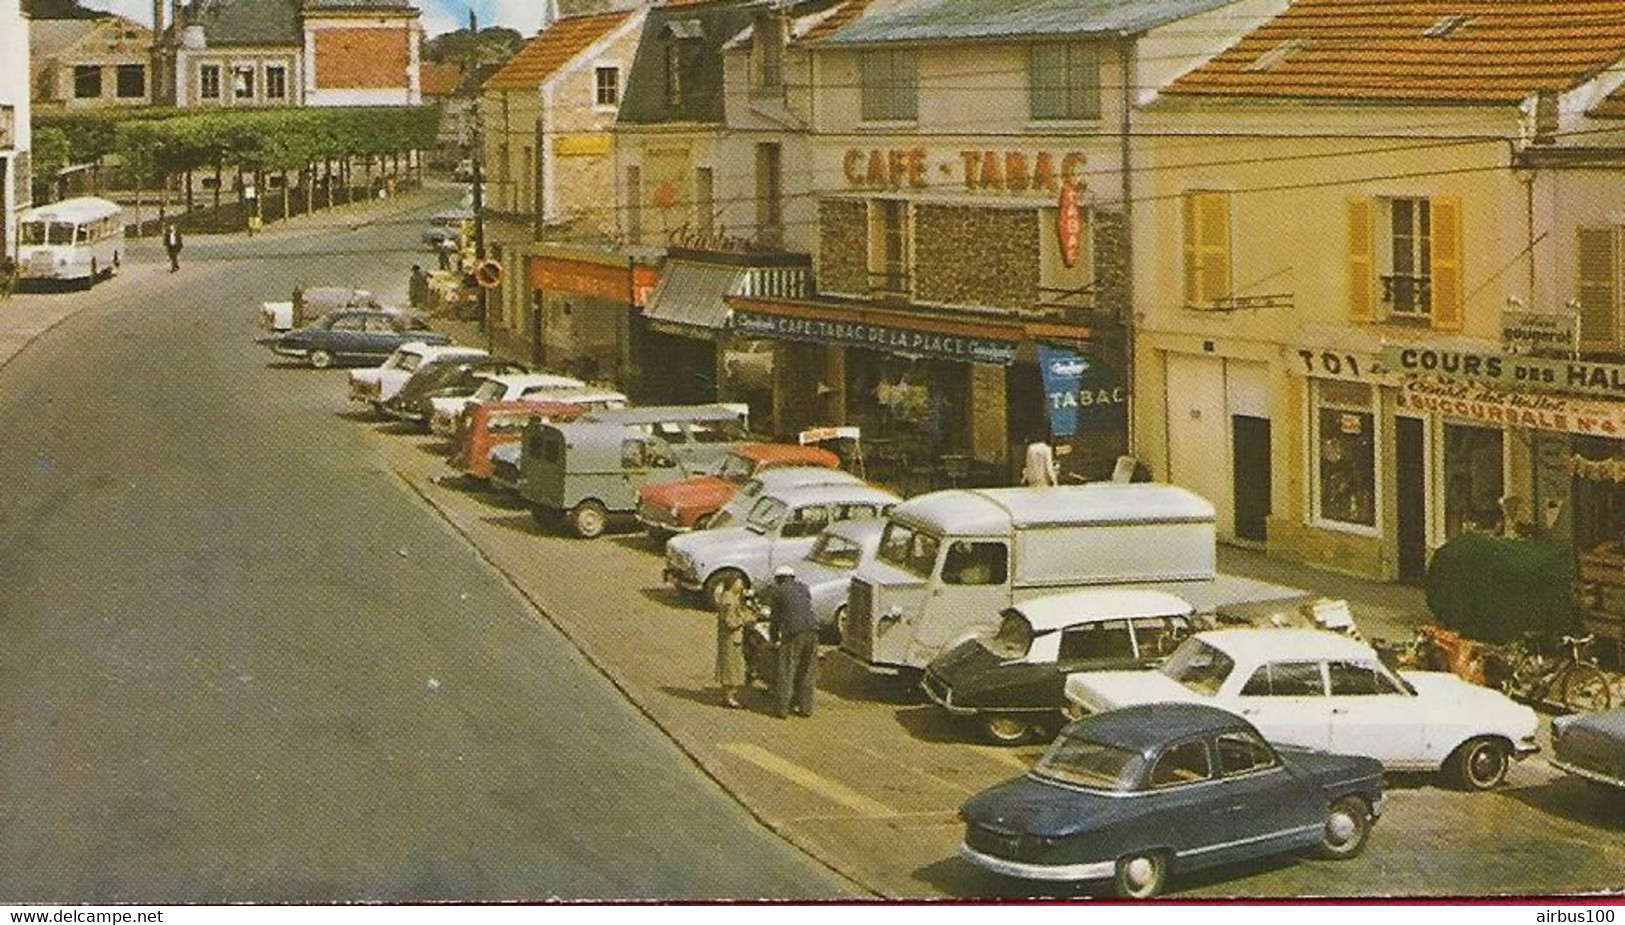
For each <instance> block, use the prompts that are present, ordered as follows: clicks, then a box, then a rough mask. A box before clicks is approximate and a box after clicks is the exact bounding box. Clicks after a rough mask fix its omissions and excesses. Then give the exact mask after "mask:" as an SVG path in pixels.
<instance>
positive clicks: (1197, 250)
mask: <svg viewBox="0 0 1625 925" xmlns="http://www.w3.org/2000/svg"><path fill="white" fill-rule="evenodd" d="M1196 200H1197V194H1196V193H1186V194H1185V195H1184V196H1183V197H1181V198H1180V200H1179V204H1180V206H1181V207H1183V209H1184V212H1185V216H1184V223H1185V306H1186V307H1187V308H1196V307H1197V304H1198V303H1199V302H1201V300H1202V292H1201V283H1200V280H1201V272H1200V269H1199V268H1200V264H1201V252H1202V248H1201V242H1200V241H1198V240H1197V236H1196V232H1197V228H1196Z"/></svg>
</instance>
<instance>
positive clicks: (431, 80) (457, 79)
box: [418, 61, 463, 96]
mask: <svg viewBox="0 0 1625 925" xmlns="http://www.w3.org/2000/svg"><path fill="white" fill-rule="evenodd" d="M462 80H463V69H462V68H460V67H458V66H457V65H455V64H446V63H443V62H435V61H424V62H422V63H420V64H419V65H418V88H419V89H420V90H421V91H422V93H423V95H424V96H451V94H452V91H453V90H456V89H457V85H458V84H459V83H461V82H462Z"/></svg>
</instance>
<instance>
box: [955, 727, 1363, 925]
mask: <svg viewBox="0 0 1625 925" xmlns="http://www.w3.org/2000/svg"><path fill="white" fill-rule="evenodd" d="M1382 810H1383V792H1382V766H1381V765H1380V764H1379V763H1378V762H1376V761H1374V760H1372V759H1370V758H1364V757H1358V756H1349V755H1338V754H1326V753H1321V752H1314V751H1308V750H1297V749H1289V748H1280V747H1271V745H1270V744H1269V743H1268V742H1266V741H1265V739H1264V736H1262V735H1260V734H1259V730H1258V729H1256V728H1254V727H1253V725H1252V724H1250V723H1248V722H1247V721H1246V720H1244V719H1242V718H1241V717H1239V716H1235V715H1233V714H1231V713H1228V712H1226V711H1224V710H1220V709H1217V708H1214V707H1209V706H1201V705H1197V704H1178V703H1162V704H1148V705H1145V706H1137V707H1130V708H1127V709H1122V710H1114V711H1112V712H1110V713H1103V714H1101V715H1099V716H1091V717H1088V718H1086V719H1084V720H1082V721H1080V722H1076V723H1073V724H1072V725H1070V726H1067V727H1066V728H1065V729H1063V730H1062V731H1061V734H1060V736H1059V737H1057V738H1056V740H1055V742H1054V743H1053V744H1051V745H1050V747H1049V750H1048V751H1047V752H1045V753H1044V757H1042V758H1040V759H1039V760H1038V763H1037V764H1036V765H1034V767H1033V769H1032V770H1031V771H1029V772H1028V773H1027V774H1024V775H1022V776H1021V777H1018V778H1015V779H1013V780H1008V781H1005V782H1004V783H1002V784H998V785H995V786H993V787H990V788H988V789H987V790H984V791H982V792H981V793H978V794H976V795H975V796H973V797H971V798H970V799H969V800H966V801H965V804H964V806H963V807H961V808H960V810H959V816H960V818H961V819H962V820H964V823H965V838H964V841H963V842H962V843H961V844H960V846H959V855H960V857H963V858H964V859H965V860H967V861H969V862H970V863H972V864H975V865H976V866H978V867H981V868H983V869H985V870H990V871H993V872H994V873H997V874H1003V875H1004V876H1007V877H1019V878H1022V879H1024V880H1049V881H1067V882H1089V881H1110V882H1111V884H1112V887H1113V889H1114V891H1115V892H1116V893H1117V895H1119V896H1123V897H1129V898H1134V899H1143V898H1146V897H1151V896H1155V895H1157V894H1159V893H1161V892H1162V891H1163V889H1164V888H1165V887H1166V886H1167V884H1168V882H1169V878H1170V877H1172V876H1175V875H1179V874H1184V873H1187V872H1189V871H1193V870H1198V869H1201V868H1204V867H1210V866H1217V865H1221V864H1232V863H1235V862H1238V861H1242V860H1246V859H1250V858H1256V857H1265V856H1270V855H1277V854H1286V853H1295V852H1308V851H1312V852H1314V853H1315V854H1318V855H1319V856H1321V857H1324V858H1329V859H1332V860H1346V859H1348V858H1353V857H1356V856H1358V855H1359V854H1360V853H1361V852H1362V851H1363V850H1364V849H1365V845H1366V841H1367V839H1368V838H1369V837H1370V834H1371V828H1372V826H1373V825H1374V824H1375V823H1376V821H1377V819H1378V817H1380V816H1381V815H1382Z"/></svg>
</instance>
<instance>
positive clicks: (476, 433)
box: [450, 401, 588, 481]
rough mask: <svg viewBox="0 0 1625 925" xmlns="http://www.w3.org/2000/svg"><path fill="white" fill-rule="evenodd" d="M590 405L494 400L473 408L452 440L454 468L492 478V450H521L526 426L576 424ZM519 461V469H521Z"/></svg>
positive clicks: (478, 476)
mask: <svg viewBox="0 0 1625 925" xmlns="http://www.w3.org/2000/svg"><path fill="white" fill-rule="evenodd" d="M587 410H588V406H587V405H581V404H572V403H570V402H553V401H493V402H481V403H480V404H477V405H470V406H469V408H468V411H467V412H465V413H464V414H463V420H462V423H461V424H460V425H459V426H458V428H457V436H456V437H454V438H453V439H452V449H451V458H450V462H451V467H452V468H453V469H456V470H458V471H459V472H461V473H463V474H464V475H466V476H468V477H469V478H472V479H477V480H479V481H485V480H487V479H489V478H490V477H491V451H492V450H494V449H496V448H497V447H499V446H504V445H509V444H511V445H513V446H515V448H516V449H517V447H518V444H519V440H520V438H521V437H522V436H523V435H524V430H525V426H526V425H527V424H529V423H530V422H532V421H545V422H547V423H549V424H553V423H561V422H564V421H573V420H575V419H576V418H579V417H581V416H582V415H583V414H585V413H587ZM517 462H518V460H517V458H516V459H515V464H516V465H515V468H516V469H517Z"/></svg>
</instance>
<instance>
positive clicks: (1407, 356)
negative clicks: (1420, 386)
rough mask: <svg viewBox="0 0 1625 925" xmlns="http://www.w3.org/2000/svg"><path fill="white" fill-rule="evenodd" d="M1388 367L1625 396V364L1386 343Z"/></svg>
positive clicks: (1543, 389)
mask: <svg viewBox="0 0 1625 925" xmlns="http://www.w3.org/2000/svg"><path fill="white" fill-rule="evenodd" d="M1380 358H1381V360H1382V363H1383V365H1384V366H1386V367H1388V368H1389V369H1391V370H1394V371H1395V372H1400V373H1414V374H1421V375H1424V376H1437V377H1440V378H1444V379H1454V380H1459V381H1461V382H1471V383H1478V384H1480V385H1493V386H1498V387H1500V388H1503V389H1518V390H1530V391H1538V392H1562V393H1567V394H1571V395H1588V396H1592V397H1595V398H1615V399H1618V398H1625V364H1620V363H1593V362H1588V361H1583V360H1556V359H1546V358H1543V357H1524V356H1510V355H1506V354H1500V353H1470V352H1466V351H1461V350H1439V349H1435V348H1432V347H1402V346H1397V345H1389V346H1387V347H1384V348H1382V354H1381V357H1380Z"/></svg>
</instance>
